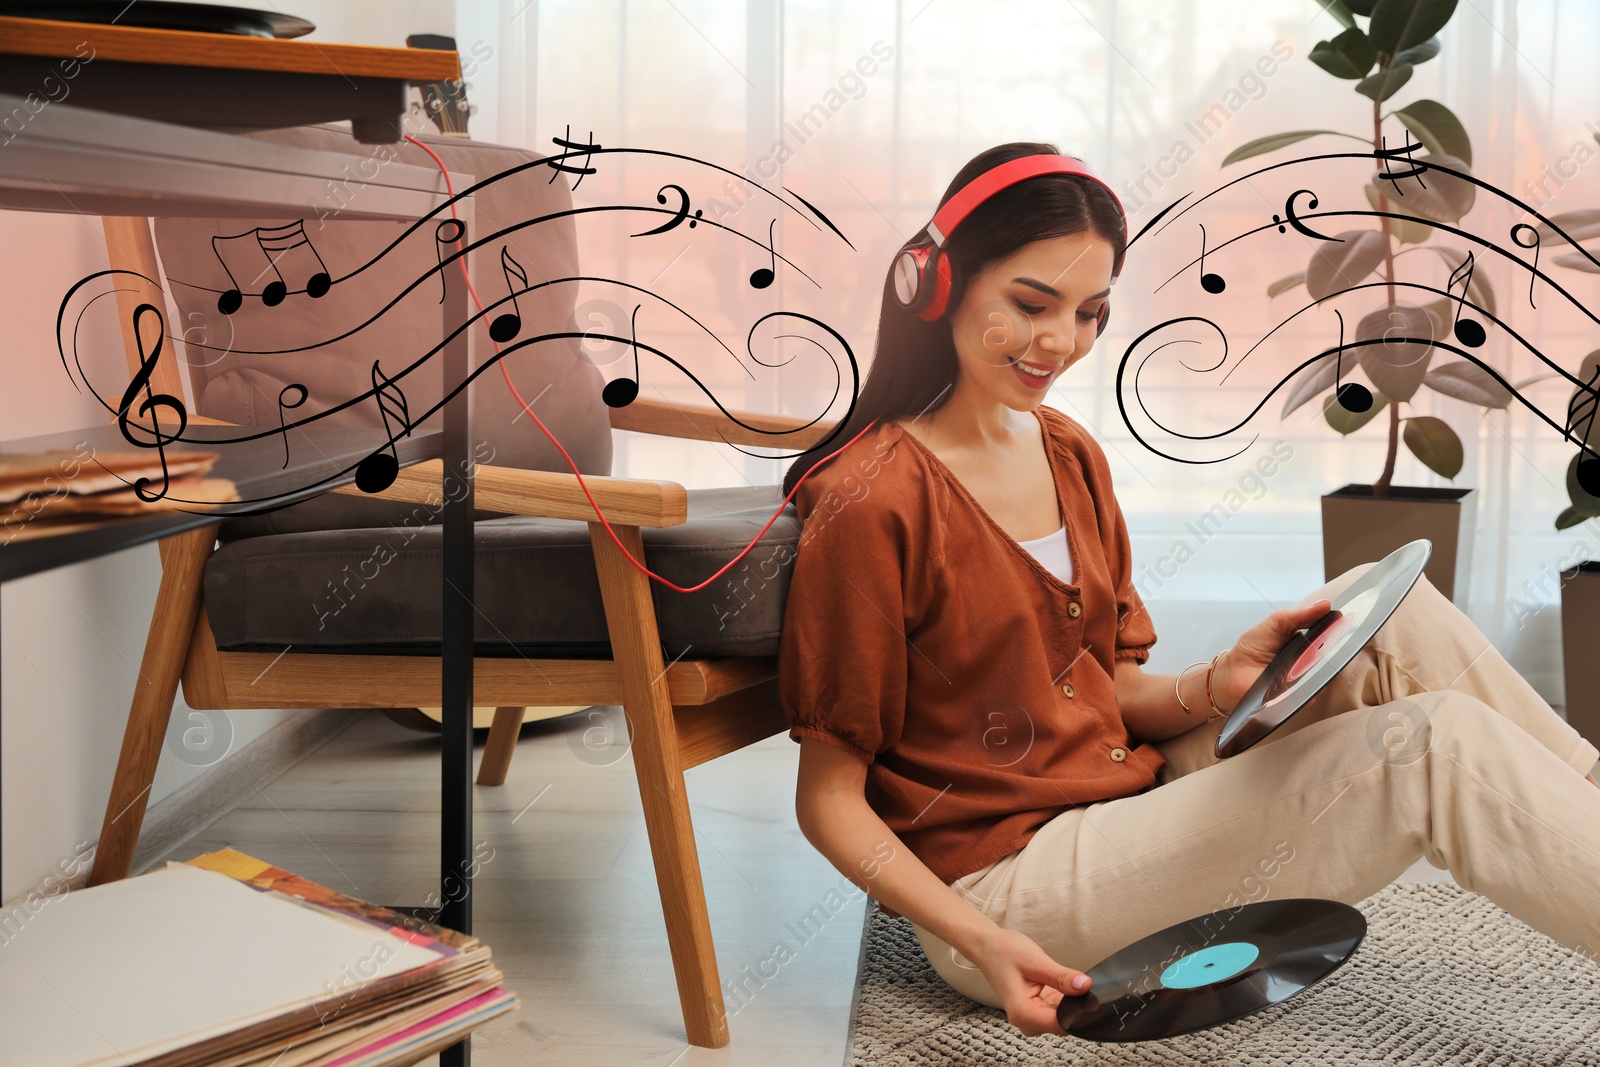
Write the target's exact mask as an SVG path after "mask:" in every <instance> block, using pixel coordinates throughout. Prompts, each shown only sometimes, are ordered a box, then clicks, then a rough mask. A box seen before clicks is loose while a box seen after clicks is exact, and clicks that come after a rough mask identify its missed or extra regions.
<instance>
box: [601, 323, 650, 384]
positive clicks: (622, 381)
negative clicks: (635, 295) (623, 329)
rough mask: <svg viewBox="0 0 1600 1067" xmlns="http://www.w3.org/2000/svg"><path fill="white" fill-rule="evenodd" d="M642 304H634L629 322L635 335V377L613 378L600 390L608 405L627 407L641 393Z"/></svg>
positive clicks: (630, 330) (629, 327)
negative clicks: (640, 323)
mask: <svg viewBox="0 0 1600 1067" xmlns="http://www.w3.org/2000/svg"><path fill="white" fill-rule="evenodd" d="M642 306H643V305H641V304H635V305H634V306H633V317H632V319H631V320H630V321H629V323H628V330H629V332H630V333H631V334H632V337H633V342H632V343H633V377H632V378H613V379H611V380H610V381H609V382H607V383H606V385H605V388H604V389H602V390H600V399H601V400H604V401H605V402H606V406H607V407H613V408H625V407H627V406H628V405H629V404H631V403H633V402H634V400H635V399H636V398H637V397H638V395H639V308H640V307H642Z"/></svg>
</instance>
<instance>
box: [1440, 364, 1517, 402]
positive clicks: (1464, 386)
mask: <svg viewBox="0 0 1600 1067" xmlns="http://www.w3.org/2000/svg"><path fill="white" fill-rule="evenodd" d="M1422 384H1423V385H1426V386H1427V387H1428V388H1430V389H1433V390H1435V391H1436V392H1440V393H1443V394H1444V395H1445V396H1453V397H1455V398H1456V399H1457V400H1465V401H1466V402H1467V403H1469V404H1476V405H1478V406H1479V407H1482V408H1503V407H1505V406H1506V405H1507V404H1509V403H1511V392H1510V391H1509V390H1508V389H1506V387H1505V386H1503V385H1501V384H1500V383H1499V382H1498V381H1496V380H1495V378H1494V375H1492V374H1490V373H1489V372H1488V371H1486V370H1484V369H1483V368H1482V367H1480V366H1478V365H1477V364H1476V363H1469V362H1468V361H1466V360H1464V359H1463V360H1458V361H1456V362H1455V363H1445V364H1441V365H1440V366H1437V367H1435V368H1433V369H1432V370H1430V371H1429V372H1428V373H1427V374H1426V375H1424V376H1423V378H1422Z"/></svg>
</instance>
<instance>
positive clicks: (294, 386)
mask: <svg viewBox="0 0 1600 1067" xmlns="http://www.w3.org/2000/svg"><path fill="white" fill-rule="evenodd" d="M290 393H296V394H298V395H297V396H296V397H295V399H294V400H292V401H285V400H284V399H283V398H284V397H286V396H288V395H289V394H290ZM310 395H311V393H310V391H309V390H307V389H306V387H305V386H303V385H301V384H300V383H299V382H291V383H290V384H288V385H286V386H284V387H283V388H282V389H280V390H278V432H279V433H281V434H283V468H282V469H284V470H288V469H289V427H287V426H286V425H284V422H283V412H284V409H285V408H289V409H291V410H292V409H294V408H297V407H299V406H300V405H301V404H304V403H305V402H306V397H308V396H310Z"/></svg>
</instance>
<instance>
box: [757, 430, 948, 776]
mask: <svg viewBox="0 0 1600 1067" xmlns="http://www.w3.org/2000/svg"><path fill="white" fill-rule="evenodd" d="M840 458H844V457H840ZM823 473H824V472H823V471H818V472H817V474H818V475H821V474H823ZM835 473H836V472H835ZM812 481H817V482H818V484H817V485H815V486H813V485H812V484H811V482H812ZM887 482H888V479H879V484H877V485H872V486H867V483H864V482H862V483H859V484H861V485H862V486H865V487H867V489H868V491H866V492H865V493H863V494H859V495H851V493H850V491H849V489H850V486H851V484H852V483H851V478H850V477H849V476H847V477H845V478H844V479H842V480H841V479H839V478H837V477H832V478H827V479H818V478H816V477H813V478H812V479H809V480H808V481H807V482H805V483H802V485H801V488H800V490H799V491H798V492H797V493H796V494H795V498H794V499H795V502H796V510H797V512H798V513H799V514H800V516H801V519H802V521H803V523H804V526H803V528H802V532H801V535H800V544H799V547H798V551H797V554H796V556H795V561H794V566H793V570H792V572H791V575H790V582H789V592H788V599H787V602H786V604H785V607H784V621H783V635H782V638H781V642H780V652H779V658H778V688H779V694H780V700H781V703H782V706H783V711H784V715H785V716H786V717H787V718H788V721H789V725H790V730H789V736H790V737H791V738H792V739H794V740H795V741H797V742H798V741H799V740H801V739H802V738H807V737H809V738H813V739H815V740H818V741H822V742H824V743H826V744H830V745H834V746H835V747H838V748H841V749H844V750H845V751H846V752H850V753H853V754H854V755H856V756H857V757H859V758H860V759H862V760H864V761H866V762H867V763H871V762H872V761H873V760H874V759H875V758H876V757H877V755H878V754H879V753H881V752H883V751H885V750H887V749H888V748H890V747H892V746H893V745H894V744H895V743H896V742H897V741H898V740H899V738H900V731H901V727H902V724H903V723H904V720H905V708H906V689H907V685H908V674H907V646H906V641H907V638H906V635H907V634H908V633H910V632H912V631H913V630H914V629H915V627H916V625H917V621H918V620H917V619H915V618H911V617H910V615H911V614H912V611H910V610H908V604H909V603H913V602H915V601H916V600H918V596H917V594H916V593H915V591H910V593H909V595H908V588H907V587H908V585H910V584H913V583H915V582H918V581H921V580H923V578H922V575H923V574H924V572H925V568H924V567H923V566H922V565H921V563H920V561H919V558H918V553H919V552H920V551H922V544H921V542H922V540H923V539H922V538H921V537H919V535H918V534H917V532H916V530H915V528H914V527H915V523H914V522H913V521H911V520H910V517H909V516H908V514H907V510H906V509H905V508H904V507H903V506H902V503H903V501H901V500H900V498H899V496H898V495H897V493H896V489H895V487H894V486H892V485H890V484H887Z"/></svg>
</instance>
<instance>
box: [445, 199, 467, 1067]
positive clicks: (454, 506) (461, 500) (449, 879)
mask: <svg viewBox="0 0 1600 1067" xmlns="http://www.w3.org/2000/svg"><path fill="white" fill-rule="evenodd" d="M470 217H471V216H470V213H469V214H468V218H470ZM465 237H466V235H465V234H464V233H463V235H462V247H465V245H466V240H465ZM452 244H453V242H452ZM441 274H442V275H443V277H444V283H445V284H444V288H445V300H444V323H443V325H444V336H446V337H448V336H450V334H451V333H452V332H453V331H455V330H457V329H459V328H460V327H461V325H462V324H463V323H464V322H466V321H467V287H466V281H465V279H464V278H463V277H462V276H461V271H460V268H459V267H458V266H457V265H456V264H455V263H451V264H447V265H446V267H445V269H444V270H443V271H442V272H441ZM470 373H471V367H470V365H469V357H468V351H467V333H466V331H465V330H462V331H461V333H459V334H457V335H456V337H455V339H454V340H453V341H451V342H450V343H449V344H448V345H447V346H446V348H445V350H444V383H445V386H444V387H445V390H446V392H448V391H449V390H450V389H452V388H454V387H455V386H457V385H459V384H461V383H464V382H466V381H467V378H468V375H469V374H470ZM471 393H472V391H471V390H470V389H466V388H463V389H462V390H461V391H460V392H458V393H457V394H456V395H455V396H454V397H453V398H451V399H450V400H449V401H448V402H447V403H446V404H445V409H444V480H443V484H442V486H441V491H442V492H443V493H444V561H443V570H444V618H443V625H444V633H443V647H442V649H441V660H442V662H441V670H442V674H443V678H442V690H443V691H442V693H441V694H440V700H441V705H440V706H441V718H442V720H443V721H442V724H441V728H442V748H443V752H442V756H441V758H442V760H443V765H442V767H441V768H440V789H441V795H440V825H439V844H440V859H441V863H440V875H441V881H442V885H441V889H442V890H443V892H442V893H441V894H440V895H441V898H442V899H443V902H444V906H443V912H442V914H441V916H440V922H441V923H442V925H444V926H446V927H448V928H450V929H452V930H460V931H461V932H462V933H471V932H472V869H471V866H470V864H471V862H472V856H471V850H472V659H473V647H472V646H473V625H474V622H473V615H474V607H473V584H472V577H473V550H472V542H473V522H472V512H473V464H474V459H473V450H472V399H471ZM471 1062H472V1045H471V1040H470V1038H469V1039H467V1040H464V1041H462V1042H460V1043H459V1044H456V1045H452V1046H451V1047H449V1048H447V1049H445V1050H444V1051H443V1052H441V1053H440V1055H439V1063H440V1067H467V1065H468V1064H470V1063H471Z"/></svg>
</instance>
